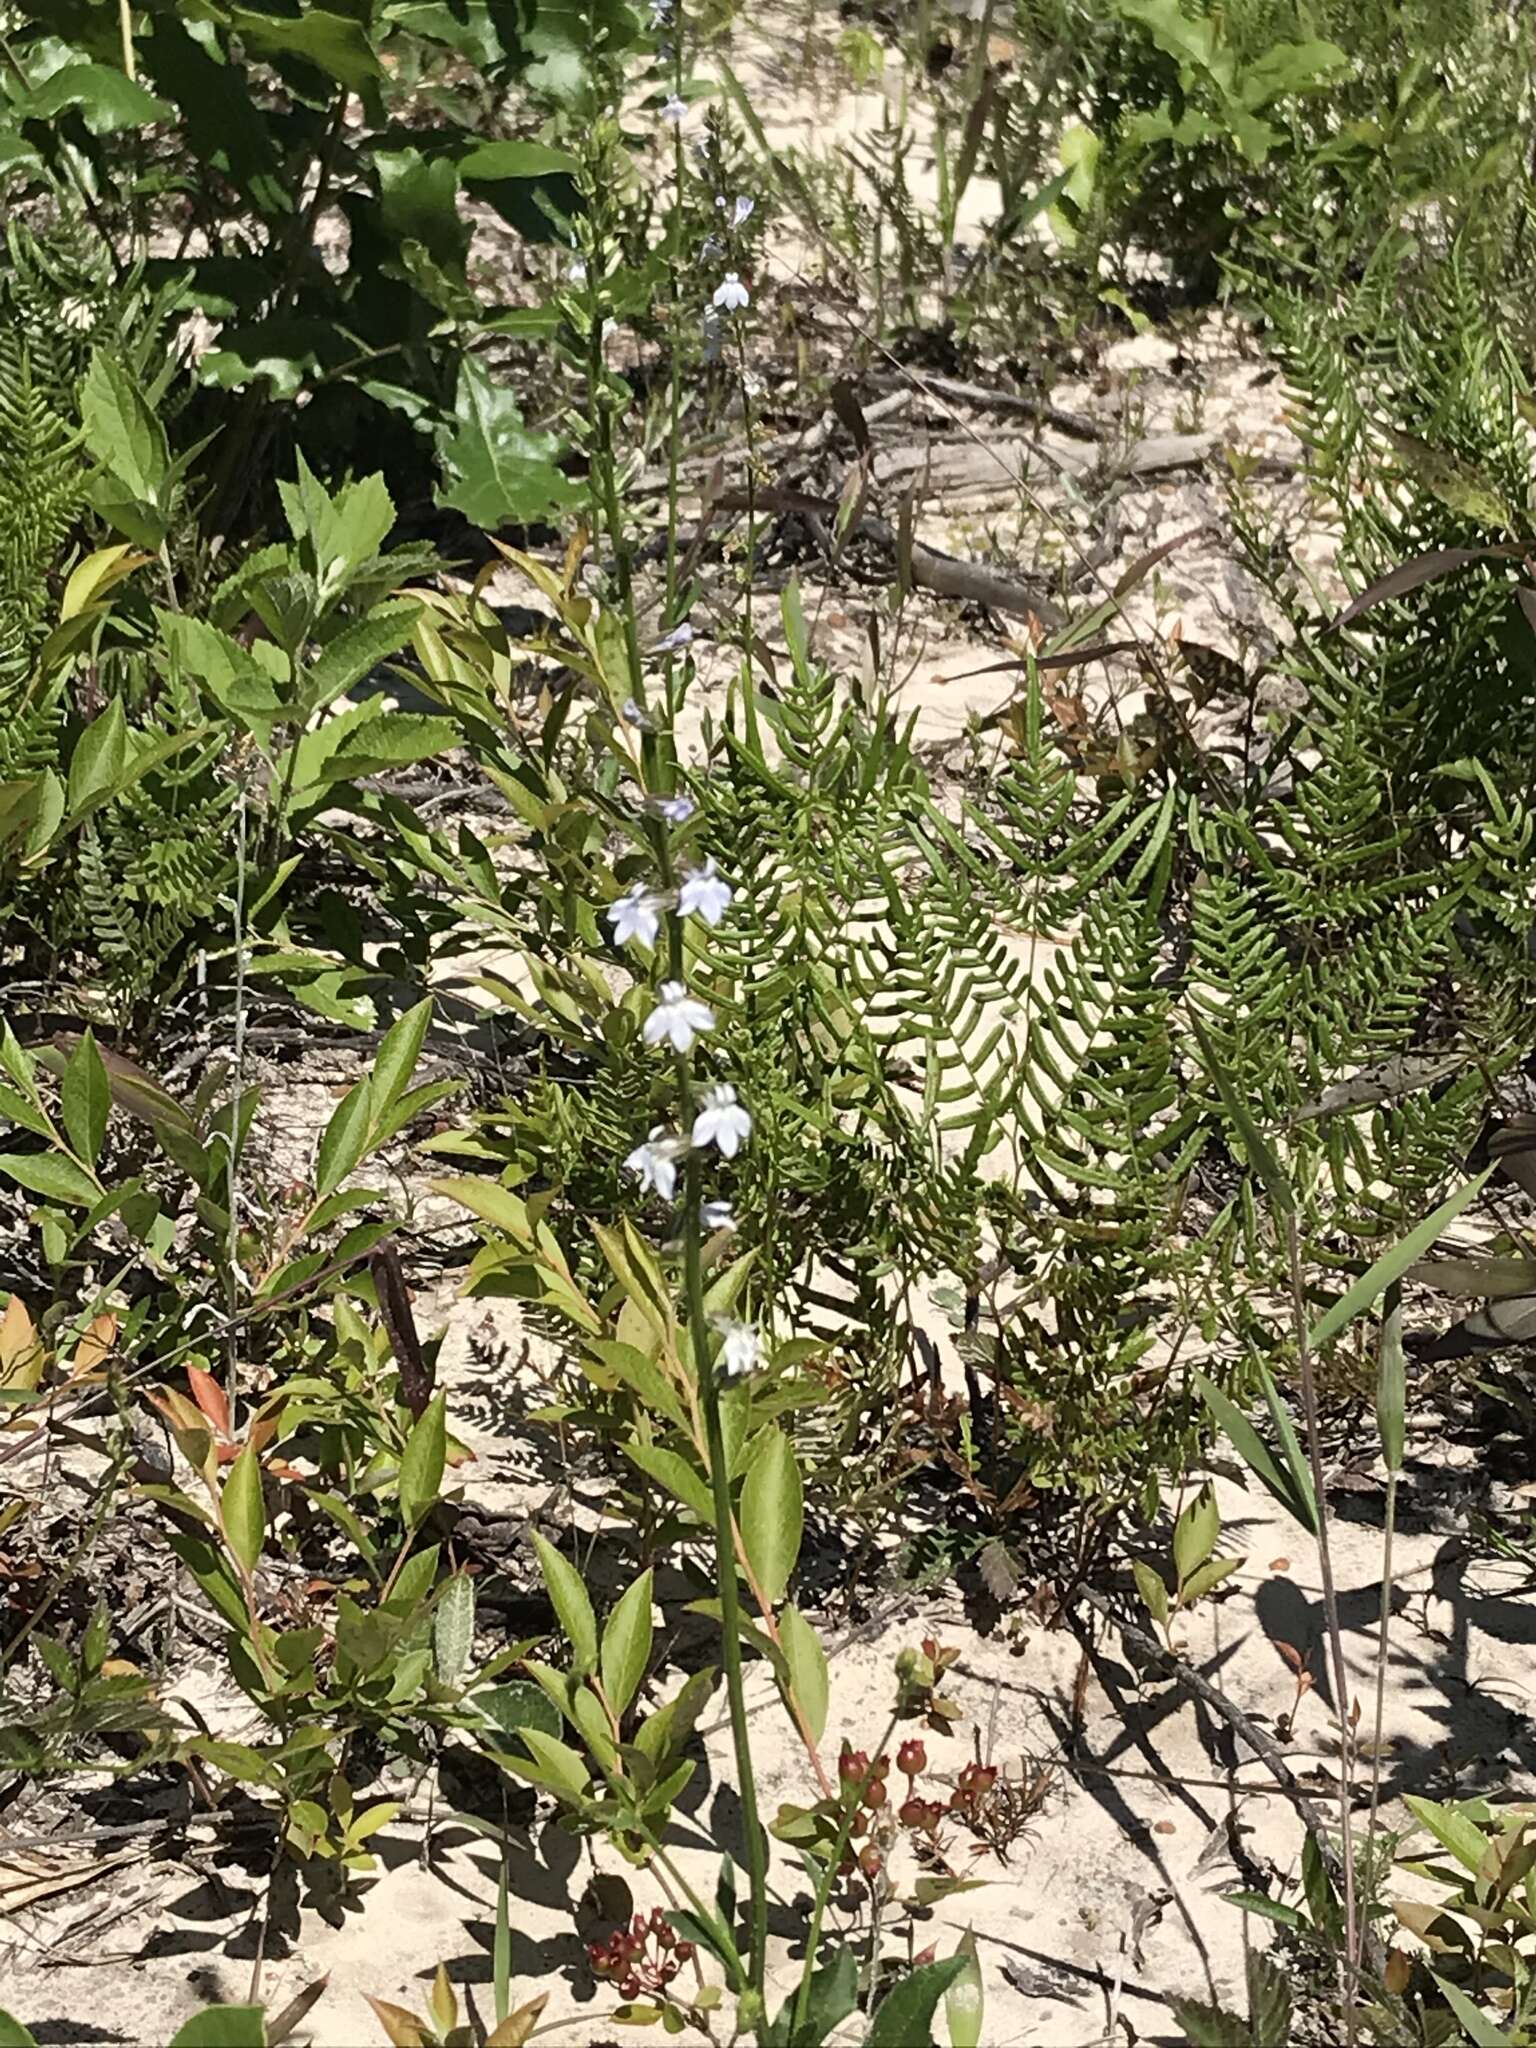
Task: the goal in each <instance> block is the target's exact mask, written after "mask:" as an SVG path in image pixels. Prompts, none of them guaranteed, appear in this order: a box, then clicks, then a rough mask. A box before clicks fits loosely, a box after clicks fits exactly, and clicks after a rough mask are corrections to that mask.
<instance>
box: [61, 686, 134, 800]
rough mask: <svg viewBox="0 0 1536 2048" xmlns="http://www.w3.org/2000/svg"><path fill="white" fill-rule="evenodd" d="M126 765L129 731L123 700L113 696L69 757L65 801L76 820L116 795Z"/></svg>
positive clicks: (82, 734) (86, 729)
mask: <svg viewBox="0 0 1536 2048" xmlns="http://www.w3.org/2000/svg"><path fill="white" fill-rule="evenodd" d="M127 766H128V732H127V727H126V725H125V723H124V719H123V705H122V699H121V698H119V697H114V698H113V699H112V702H111V703H110V704H109V705H108V706H107V708H106V710H105V711H103V712H102V713H101V715H100V717H98V718H94V719H92V721H91V723H90V724H89V725H88V726H87V727H86V728H85V731H84V732H83V733H81V735H80V737H79V739H78V740H76V742H75V751H74V753H73V754H72V755H71V756H70V762H69V786H68V791H67V802H68V805H69V815H70V818H71V819H72V820H76V821H78V820H79V819H81V818H84V817H88V816H89V815H90V813H91V812H92V811H94V810H98V809H99V808H100V807H101V805H102V804H104V803H106V802H108V801H109V799H110V798H112V797H113V796H115V795H116V794H117V792H118V790H119V788H120V787H121V786H122V782H123V778H124V775H125V772H126V770H127Z"/></svg>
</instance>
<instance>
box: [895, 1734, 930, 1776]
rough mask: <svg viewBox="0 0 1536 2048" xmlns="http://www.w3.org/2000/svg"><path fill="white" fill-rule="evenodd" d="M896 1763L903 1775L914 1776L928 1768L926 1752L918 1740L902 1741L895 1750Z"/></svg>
mask: <svg viewBox="0 0 1536 2048" xmlns="http://www.w3.org/2000/svg"><path fill="white" fill-rule="evenodd" d="M896 1765H897V1768H898V1770H900V1771H901V1772H902V1774H903V1775H904V1776H905V1777H908V1778H915V1777H916V1776H917V1774H918V1772H919V1771H926V1770H927V1768H928V1752H927V1750H926V1749H924V1747H923V1745H922V1744H921V1743H920V1742H904V1743H903V1744H902V1745H901V1747H900V1749H898V1750H897V1752H896Z"/></svg>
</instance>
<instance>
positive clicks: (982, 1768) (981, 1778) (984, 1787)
mask: <svg viewBox="0 0 1536 2048" xmlns="http://www.w3.org/2000/svg"><path fill="white" fill-rule="evenodd" d="M996 1783H997V1772H996V1771H995V1770H994V1769H993V1767H992V1765H991V1764H977V1766H976V1768H975V1770H974V1771H973V1772H972V1773H971V1790H972V1791H973V1792H981V1793H985V1792H990V1791H991V1790H992V1787H993V1786H994V1785H995V1784H996Z"/></svg>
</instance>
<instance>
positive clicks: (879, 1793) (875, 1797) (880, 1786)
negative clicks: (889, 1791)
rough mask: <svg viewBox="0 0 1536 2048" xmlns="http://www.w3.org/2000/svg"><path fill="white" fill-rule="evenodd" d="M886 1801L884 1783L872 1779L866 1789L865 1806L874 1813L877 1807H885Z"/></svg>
mask: <svg viewBox="0 0 1536 2048" xmlns="http://www.w3.org/2000/svg"><path fill="white" fill-rule="evenodd" d="M885 1800H886V1791H885V1785H884V1783H883V1782H882V1781H881V1780H880V1779H879V1778H871V1779H870V1781H869V1783H868V1785H866V1786H865V1788H864V1804H865V1805H866V1806H867V1807H869V1808H870V1810H871V1811H872V1812H873V1810H874V1809H875V1808H876V1807H880V1806H884V1804H885Z"/></svg>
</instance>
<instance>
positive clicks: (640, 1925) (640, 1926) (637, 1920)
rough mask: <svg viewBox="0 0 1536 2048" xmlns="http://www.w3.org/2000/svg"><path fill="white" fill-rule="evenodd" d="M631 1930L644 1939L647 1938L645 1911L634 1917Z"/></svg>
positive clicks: (630, 1924)
mask: <svg viewBox="0 0 1536 2048" xmlns="http://www.w3.org/2000/svg"><path fill="white" fill-rule="evenodd" d="M629 1931H630V1933H631V1934H633V1935H637V1936H638V1937H639V1938H640V1939H641V1940H642V1941H643V1940H644V1939H645V1915H644V1914H643V1913H637V1914H636V1915H635V1917H634V1919H633V1920H631V1921H630V1923H629Z"/></svg>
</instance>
